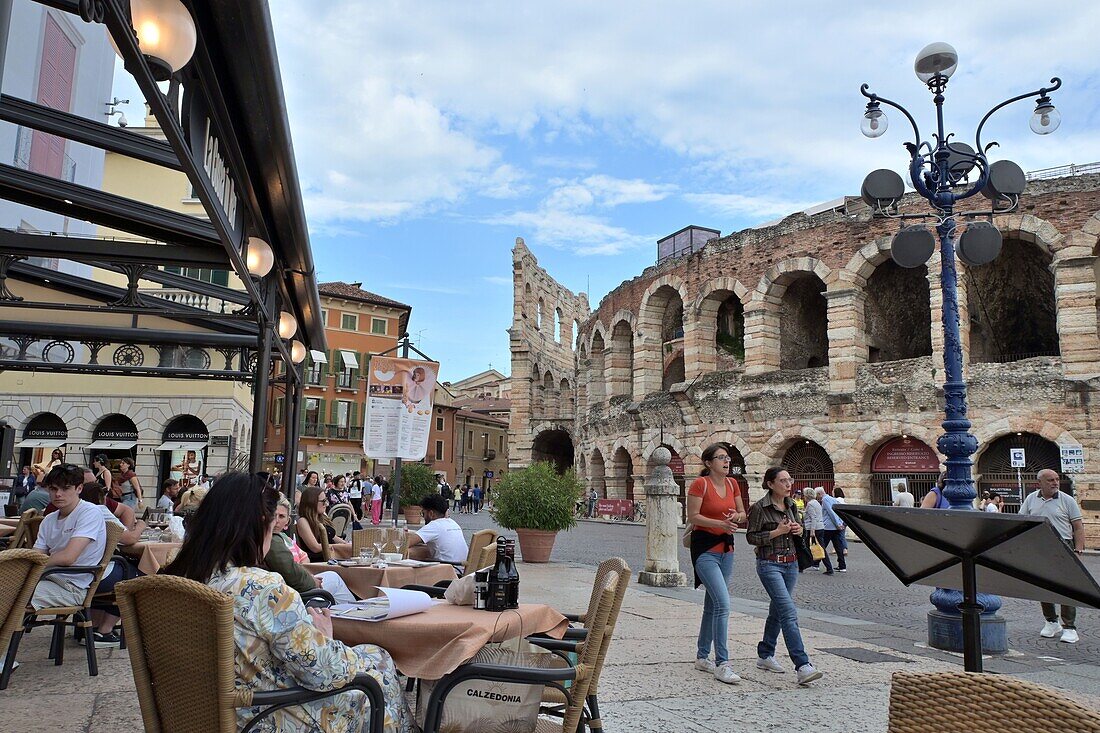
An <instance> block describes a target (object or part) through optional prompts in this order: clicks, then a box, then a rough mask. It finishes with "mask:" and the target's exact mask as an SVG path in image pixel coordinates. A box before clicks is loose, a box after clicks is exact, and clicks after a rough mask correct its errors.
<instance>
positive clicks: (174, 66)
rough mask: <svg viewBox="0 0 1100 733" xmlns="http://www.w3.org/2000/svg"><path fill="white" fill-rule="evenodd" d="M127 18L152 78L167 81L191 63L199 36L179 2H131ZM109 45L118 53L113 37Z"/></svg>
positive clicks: (156, 0)
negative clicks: (128, 17)
mask: <svg viewBox="0 0 1100 733" xmlns="http://www.w3.org/2000/svg"><path fill="white" fill-rule="evenodd" d="M130 18H131V20H132V25H133V28H134V31H135V32H136V33H137V39H138V48H139V49H140V50H141V53H142V54H143V55H144V56H145V59H146V61H148V62H149V67H150V68H151V69H152V72H153V78H154V79H156V80H157V81H167V80H168V79H169V78H171V76H172V74H174V73H175V72H177V71H179V70H180V69H182V68H183V67H184V66H186V65H187V62H188V61H190V60H191V57H192V56H193V55H194V53H195V43H196V41H197V39H198V36H197V35H196V31H195V21H194V20H193V19H192V18H191V14H190V13H189V12H187V8H186V7H185V6H184V4H183V3H181V2H180V1H179V0H130ZM111 45H112V46H114V47H115V52H116V53H118V46H117V45H116V44H115V42H114V39H113V38H112V39H111ZM119 55H120V56H121V55H122V54H119Z"/></svg>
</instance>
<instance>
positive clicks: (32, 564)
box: [0, 550, 46, 690]
mask: <svg viewBox="0 0 1100 733" xmlns="http://www.w3.org/2000/svg"><path fill="white" fill-rule="evenodd" d="M45 567H46V556H45V555H44V554H42V553H41V552H38V551H36V550H5V551H3V552H0V649H7V650H8V654H7V656H6V657H5V659H4V667H3V669H2V670H0V690H4V689H7V687H8V679H9V678H10V677H11V671H12V669H13V668H14V667H15V652H14V651H13V650H12V649H11V648H10V644H11V640H12V637H14V636H15V634H17V633H19V634H22V633H23V632H22V631H21V630H20V628H21V627H22V626H23V616H24V614H25V612H26V608H27V602H28V601H30V599H31V594H32V593H34V586H36V585H37V584H38V579H39V577H41V575H42V570H43V569H44V568H45Z"/></svg>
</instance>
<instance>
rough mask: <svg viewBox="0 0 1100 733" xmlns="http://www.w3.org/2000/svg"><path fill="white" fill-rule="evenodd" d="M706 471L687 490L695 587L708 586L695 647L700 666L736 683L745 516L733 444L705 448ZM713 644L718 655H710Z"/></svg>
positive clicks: (723, 679)
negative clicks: (733, 592)
mask: <svg viewBox="0 0 1100 733" xmlns="http://www.w3.org/2000/svg"><path fill="white" fill-rule="evenodd" d="M702 458H703V471H702V473H701V474H700V476H699V478H697V479H695V480H694V481H692V483H691V487H690V488H689V489H688V492H687V521H688V523H689V524H690V525H691V564H692V567H693V568H694V569H695V587H696V588H698V587H699V586H700V585H702V586H703V587H704V588H705V589H706V596H705V597H704V600H703V617H702V619H701V620H700V622H699V638H698V643H697V645H696V651H695V668H696V669H698V670H701V671H704V672H709V673H711V674H713V675H714V677H715V679H717V680H718V681H719V682H725V683H726V684H733V683H734V682H740V681H741V677H740V676H739V675H738V674H737V673H736V672H734V670H733V667H734V663H733V662H732V661H730V658H729V649H728V648H727V646H726V644H727V637H728V636H729V616H730V592H729V583H730V578H731V577H732V576H733V533H734V532H736V531H737V523H738V522H742V521H744V519H745V507H744V505H743V504H742V503H741V492H740V490H739V489H738V488H737V484H736V483H735V482H734V481H733V480H732V479H731V478H729V468H730V447H729V444H727V443H714V444H712V445H708V446H707V447H706V448H705V449H704V450H703V454H702ZM712 647H713V648H714V661H711V660H710V659H709V656H710V651H711V648H712Z"/></svg>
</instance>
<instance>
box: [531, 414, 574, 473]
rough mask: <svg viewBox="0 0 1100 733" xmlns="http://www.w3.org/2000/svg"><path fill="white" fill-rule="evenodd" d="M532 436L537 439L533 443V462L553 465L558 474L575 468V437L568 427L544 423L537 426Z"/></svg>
mask: <svg viewBox="0 0 1100 733" xmlns="http://www.w3.org/2000/svg"><path fill="white" fill-rule="evenodd" d="M532 435H534V436H535V439H534V440H533V441H532V443H531V460H533V461H547V462H549V463H552V464H554V469H555V470H556V471H557V472H558V473H565V472H566V471H568V470H569V469H570V468H573V461H574V447H573V436H572V434H571V433H570V432H569V430H568V429H567V428H566V427H564V426H562V425H558V424H555V423H544V424H542V425H540V426H537V427H536V428H535V429H534V430H533V431H532Z"/></svg>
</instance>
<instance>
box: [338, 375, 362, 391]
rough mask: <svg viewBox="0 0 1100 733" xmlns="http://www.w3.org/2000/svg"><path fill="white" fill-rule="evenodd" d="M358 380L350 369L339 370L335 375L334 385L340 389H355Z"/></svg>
mask: <svg viewBox="0 0 1100 733" xmlns="http://www.w3.org/2000/svg"><path fill="white" fill-rule="evenodd" d="M358 381H359V380H358V379H356V378H355V377H354V376H353V375H352V373H351V372H350V371H346V372H340V373H338V374H337V375H336V386H337V387H340V388H341V389H355V388H356V386H357V385H356V382H358Z"/></svg>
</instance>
